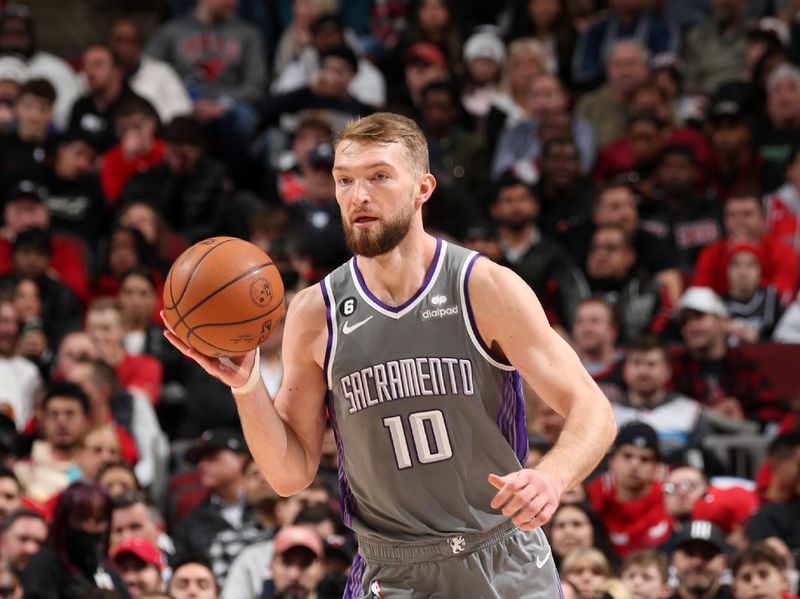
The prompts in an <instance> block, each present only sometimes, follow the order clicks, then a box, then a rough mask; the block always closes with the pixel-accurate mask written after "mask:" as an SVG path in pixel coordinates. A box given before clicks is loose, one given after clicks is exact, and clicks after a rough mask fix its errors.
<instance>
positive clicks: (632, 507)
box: [586, 422, 672, 557]
mask: <svg viewBox="0 0 800 599" xmlns="http://www.w3.org/2000/svg"><path fill="white" fill-rule="evenodd" d="M659 460H660V454H659V448H658V436H657V435H656V432H655V431H654V430H653V428H652V427H650V426H648V425H647V424H644V423H641V422H631V423H630V424H628V425H626V426H624V427H622V428H621V429H620V431H619V434H618V435H617V440H616V442H615V443H614V448H613V453H612V454H611V457H610V459H609V462H608V472H607V473H605V474H603V475H602V476H599V477H597V478H595V479H593V480H591V481H590V482H589V483H588V484H587V485H586V494H587V496H588V498H589V502H590V503H591V505H592V507H593V508H594V510H595V511H596V512H597V514H598V515H599V516H600V520H602V522H603V524H604V525H605V527H606V529H607V530H608V539H609V541H610V543H611V547H612V549H613V551H614V553H615V554H616V555H618V556H620V557H626V556H627V555H628V554H630V553H631V552H633V551H636V550H637V549H649V548H653V547H657V546H658V545H660V544H661V543H663V542H664V541H666V540H667V539H668V538H669V535H670V531H671V528H672V524H671V522H670V519H669V516H668V515H667V512H666V509H665V507H664V499H663V495H662V488H661V482H660V481H659V480H658V478H659V468H658V464H659Z"/></svg>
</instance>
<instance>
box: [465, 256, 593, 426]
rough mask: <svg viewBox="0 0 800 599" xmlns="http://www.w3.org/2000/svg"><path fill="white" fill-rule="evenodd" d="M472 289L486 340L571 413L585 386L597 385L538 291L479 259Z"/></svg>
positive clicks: (480, 329) (539, 390)
mask: <svg viewBox="0 0 800 599" xmlns="http://www.w3.org/2000/svg"><path fill="white" fill-rule="evenodd" d="M469 293H470V301H471V304H472V306H473V310H474V312H475V314H474V318H475V322H476V324H477V327H478V332H479V333H480V334H481V336H482V337H483V339H484V341H485V342H486V343H487V345H489V347H493V346H494V347H497V348H498V349H499V350H500V351H501V352H502V353H503V355H504V356H505V357H506V359H508V361H509V362H511V364H513V365H514V367H515V368H516V369H517V370H519V371H520V373H521V374H522V376H523V378H524V379H525V380H526V381H527V382H528V384H529V385H530V386H531V387H532V388H533V390H534V391H536V393H537V394H538V395H539V396H540V397H541V398H542V399H543V400H544V401H546V402H547V403H548V404H550V405H551V406H552V407H553V408H554V409H555V410H556V411H558V412H559V413H561V414H566V413H568V412H569V411H570V409H571V406H572V403H573V401H574V399H575V397H576V396H577V395H580V390H581V387H585V390H586V391H594V390H595V387H596V385H595V383H594V381H593V380H592V378H591V377H590V376H589V374H588V373H587V372H586V369H585V368H583V366H582V365H581V363H580V360H579V359H578V356H577V355H576V354H575V352H574V351H573V349H572V348H571V347H570V346H569V344H568V343H567V342H566V341H565V340H564V339H563V338H562V337H561V336H560V335H558V334H557V333H556V332H555V331H554V330H553V329H552V328H551V327H550V324H549V323H548V322H547V317H546V316H545V313H544V310H543V309H542V306H541V304H540V303H539V300H538V299H537V297H536V295H535V294H534V293H533V291H532V290H531V289H530V287H529V286H528V285H527V284H526V283H525V282H524V281H523V280H522V279H521V278H519V277H518V276H517V275H516V274H514V273H513V272H511V271H510V270H508V269H506V268H502V267H499V266H497V265H495V264H492V263H490V262H488V261H487V260H479V261H478V263H476V266H475V277H474V279H473V280H471V281H470V287H469ZM576 392H577V393H576Z"/></svg>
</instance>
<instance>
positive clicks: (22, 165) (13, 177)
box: [0, 79, 56, 197]
mask: <svg viewBox="0 0 800 599" xmlns="http://www.w3.org/2000/svg"><path fill="white" fill-rule="evenodd" d="M55 99H56V90H55V89H53V86H52V85H51V84H50V82H49V81H46V80H44V79H31V80H30V81H28V82H26V83H24V84H23V85H22V87H21V88H20V90H19V96H18V97H17V101H16V103H15V104H14V115H15V117H16V127H15V130H14V131H13V132H12V133H9V134H7V135H4V136H3V137H0V157H2V160H3V166H2V171H0V176H1V177H2V178H1V179H0V193H2V195H3V197H5V196H6V194H7V193H8V190H9V189H10V188H11V186H12V185H13V184H14V183H15V182H17V181H19V180H20V179H21V178H23V177H24V176H25V175H26V174H27V173H28V172H30V171H31V170H34V169H35V168H36V167H39V166H43V165H44V164H46V163H47V162H48V161H49V160H51V159H52V157H53V153H54V150H55V140H56V136H55V135H53V134H52V133H51V132H50V117H51V116H52V113H53V102H55Z"/></svg>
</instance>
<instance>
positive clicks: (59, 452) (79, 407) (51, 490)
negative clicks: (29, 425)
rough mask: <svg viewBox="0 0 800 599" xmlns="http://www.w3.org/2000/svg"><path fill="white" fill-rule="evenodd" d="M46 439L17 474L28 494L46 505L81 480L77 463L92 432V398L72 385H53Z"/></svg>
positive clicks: (45, 412)
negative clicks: (90, 402) (90, 401)
mask: <svg viewBox="0 0 800 599" xmlns="http://www.w3.org/2000/svg"><path fill="white" fill-rule="evenodd" d="M41 410H42V422H41V426H42V438H41V439H38V440H36V441H34V442H33V448H32V450H31V456H30V458H28V459H27V460H24V461H20V462H17V464H16V466H15V468H14V472H15V473H16V475H17V477H19V480H20V482H21V483H22V486H23V488H24V489H25V494H26V495H27V496H28V497H30V498H31V499H33V500H34V501H40V502H45V501H47V500H49V499H50V498H52V497H53V496H54V495H56V494H58V493H59V492H61V491H63V490H64V489H66V488H67V486H69V484H70V483H71V482H74V481H76V480H78V479H79V478H80V469H79V468H78V465H77V459H78V456H79V454H80V451H81V443H82V440H83V436H84V435H85V434H86V431H87V430H88V429H89V398H88V397H87V396H86V394H85V393H84V392H83V390H82V389H81V388H80V387H78V386H77V385H75V384H72V383H54V384H52V385H50V387H49V389H48V390H47V393H46V394H45V396H44V399H43V400H42V406H41Z"/></svg>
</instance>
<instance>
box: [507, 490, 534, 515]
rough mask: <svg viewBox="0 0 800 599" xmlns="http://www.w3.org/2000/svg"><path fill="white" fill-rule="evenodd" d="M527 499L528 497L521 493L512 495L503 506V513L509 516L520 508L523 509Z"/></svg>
mask: <svg viewBox="0 0 800 599" xmlns="http://www.w3.org/2000/svg"><path fill="white" fill-rule="evenodd" d="M528 501H529V499H528V498H527V497H525V496H524V495H521V494H517V495H514V496H512V498H511V501H509V502H508V503H507V504H506V505H504V506H503V515H504V516H509V517H510V516H513V515H515V514H516V513H517V512H519V511H520V510H524V509H525V506H526V505H528Z"/></svg>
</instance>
